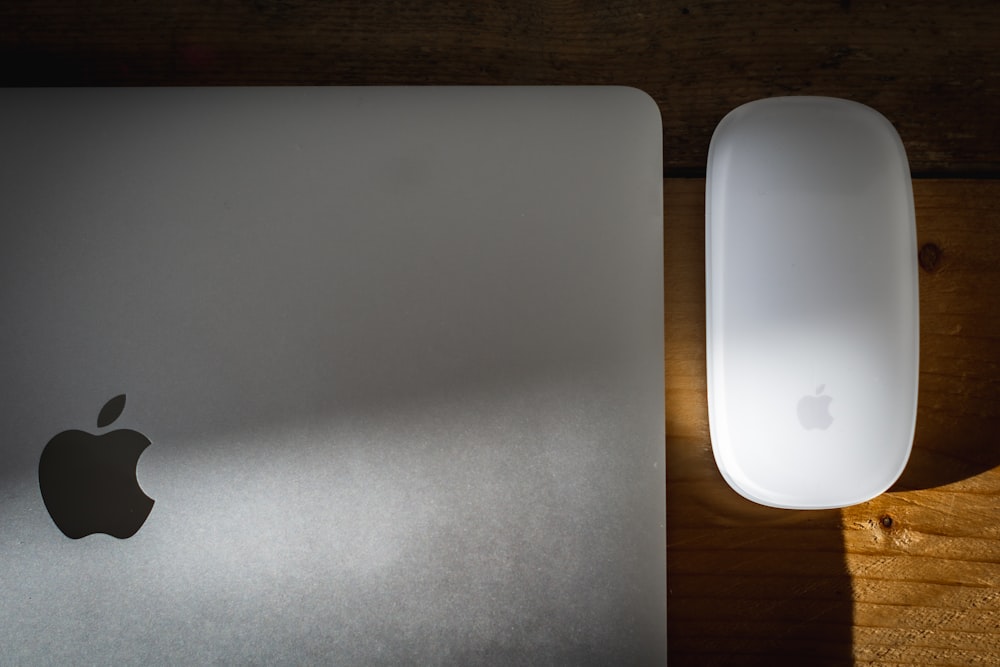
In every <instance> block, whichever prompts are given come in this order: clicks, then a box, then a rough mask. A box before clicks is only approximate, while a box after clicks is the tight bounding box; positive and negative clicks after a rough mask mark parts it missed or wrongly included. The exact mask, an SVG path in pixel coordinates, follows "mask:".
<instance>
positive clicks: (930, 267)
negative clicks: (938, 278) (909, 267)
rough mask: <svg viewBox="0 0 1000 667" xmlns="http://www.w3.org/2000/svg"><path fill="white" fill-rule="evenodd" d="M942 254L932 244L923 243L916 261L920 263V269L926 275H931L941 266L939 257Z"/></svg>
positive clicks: (939, 249)
mask: <svg viewBox="0 0 1000 667" xmlns="http://www.w3.org/2000/svg"><path fill="white" fill-rule="evenodd" d="M942 255H944V253H943V252H942V251H941V248H939V247H938V246H937V245H936V244H934V243H925V244H923V245H922V246H920V252H919V253H917V260H918V261H919V262H920V268H922V269H923V270H924V271H926V272H927V273H933V272H935V271H937V270H938V267H939V266H940V265H941V257H942Z"/></svg>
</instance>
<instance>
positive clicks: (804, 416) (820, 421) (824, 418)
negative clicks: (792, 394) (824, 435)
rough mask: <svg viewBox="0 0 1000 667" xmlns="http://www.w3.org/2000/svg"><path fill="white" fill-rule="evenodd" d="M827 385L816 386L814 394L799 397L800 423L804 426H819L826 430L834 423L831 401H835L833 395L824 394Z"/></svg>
mask: <svg viewBox="0 0 1000 667" xmlns="http://www.w3.org/2000/svg"><path fill="white" fill-rule="evenodd" d="M825 387H826V385H825V384H821V385H820V386H818V387H816V394H815V395H814V396H810V395H808V394H807V395H805V396H803V397H802V398H801V399H799V406H798V415H799V423H800V424H802V427H803V428H805V429H814V428H818V429H820V430H821V431H825V430H826V429H828V428H830V424H832V423H833V415H831V414H830V403H832V402H833V397H832V396H827V395H826V394H823V389H824V388H825Z"/></svg>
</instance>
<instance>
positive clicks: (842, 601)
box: [664, 179, 1000, 665]
mask: <svg viewBox="0 0 1000 667" xmlns="http://www.w3.org/2000/svg"><path fill="white" fill-rule="evenodd" d="M664 188H665V192H664V200H665V205H664V208H665V242H664V248H665V262H666V264H665V268H666V273H665V281H666V298H665V307H666V318H665V325H666V329H665V354H666V369H667V372H666V388H667V395H666V407H667V507H668V519H667V522H668V528H667V531H668V550H667V560H668V586H669V595H668V609H669V625H668V628H669V641H670V644H669V646H670V657H671V664H674V665H687V664H690V665H712V664H727V665H729V664H754V665H756V664H760V665H772V664H852V663H853V664H879V665H883V664H885V665H888V664H907V665H953V664H997V662H998V661H1000V522H998V521H997V517H998V516H1000V467H998V466H1000V400H998V399H1000V225H998V224H997V223H998V222H1000V183H998V182H995V181H972V180H970V181H956V180H917V181H915V182H914V199H915V205H916V213H917V227H918V244H919V245H920V246H922V247H923V246H926V245H928V244H933V245H934V246H936V248H937V251H936V254H934V258H936V260H935V261H933V262H931V261H925V264H926V266H927V268H922V269H921V271H920V290H921V374H920V383H921V386H920V397H919V409H918V419H917V433H916V440H915V444H914V451H913V455H912V458H911V462H910V465H909V466H908V468H907V470H906V472H905V473H904V475H903V477H902V479H901V480H900V482H899V483H898V484H897V485H896V486H895V487H893V489H891V490H890V492H889V493H886V494H884V495H882V496H880V497H878V498H876V499H875V500H872V501H871V502H868V503H865V504H862V505H858V506H855V507H851V508H848V509H845V510H842V511H821V512H793V511H785V510H774V509H768V508H764V507H759V506H757V505H754V504H753V503H751V502H749V501H746V500H744V499H742V498H741V497H739V496H738V495H737V494H736V493H735V492H733V491H731V490H730V489H729V487H728V486H727V485H726V483H725V482H724V481H723V480H722V478H721V476H720V475H719V473H718V472H717V469H716V467H715V462H714V460H713V458H712V453H711V443H710V438H709V435H708V413H707V405H706V391H705V349H704V346H705V337H704V326H705V305H704V269H705V266H704V181H703V180H701V179H690V180H680V179H668V180H667V181H665V183H664ZM925 255H926V252H925Z"/></svg>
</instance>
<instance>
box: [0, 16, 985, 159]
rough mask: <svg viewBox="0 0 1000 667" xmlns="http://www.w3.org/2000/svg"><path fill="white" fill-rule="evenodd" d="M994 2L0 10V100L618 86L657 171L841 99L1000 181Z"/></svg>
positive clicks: (935, 155)
mask: <svg viewBox="0 0 1000 667" xmlns="http://www.w3.org/2000/svg"><path fill="white" fill-rule="evenodd" d="M998 35H1000V11H998V8H997V5H996V3H995V2H991V1H987V0H977V1H971V2H962V3H942V2H935V1H934V0H912V1H911V2H884V3H883V2H879V3H872V2H851V1H850V0H840V1H833V0H828V1H826V2H814V1H811V0H797V1H793V2H777V1H775V0H771V1H769V2H744V1H743V0H727V1H716V0H698V1H694V0H692V1H685V0H673V1H669V2H659V1H654V0H620V1H615V2H612V1H610V0H605V1H598V2H583V1H580V0H576V1H574V0H567V1H565V2H536V1H534V0H515V1H513V2H488V3H462V2H456V1H454V0H444V1H437V2H427V3H422V2H399V1H398V0H347V1H344V2H323V1H320V0H312V1H310V0H254V1H253V2H247V1H240V0H218V1H214V2H211V3H205V2H203V1H201V0H175V1H171V2H162V1H161V0H129V1H128V2H125V1H124V0H110V1H105V2H96V1H94V0H90V1H83V2H73V3H71V2H65V1H64V0H33V1H32V2H4V3H0V85H39V84H58V85H66V84H82V85H94V84H110V85H157V84H178V85H191V84H195V85H198V84H323V85H326V84H340V85H344V84H429V83H437V84H512V83H519V84H621V85H631V86H637V87H639V88H642V89H643V90H646V91H647V92H649V93H650V94H651V95H652V96H653V97H654V98H655V99H656V100H657V102H659V104H660V108H661V110H662V113H663V128H664V156H665V164H666V167H667V168H668V170H689V169H694V170H697V169H701V168H703V167H704V164H705V158H706V153H707V150H708V141H709V138H710V136H711V133H712V130H713V129H714V127H715V125H716V123H718V121H719V120H720V119H721V118H722V116H723V115H725V113H726V112H728V111H729V110H730V109H732V108H734V107H736V106H738V105H739V104H742V103H743V102H747V101H749V100H752V99H756V98H760V97H770V96H774V95H786V94H797V95H801V94H818V95H833V96H840V97H849V98H853V99H856V100H858V101H861V102H864V103H866V104H869V105H871V106H874V107H875V108H877V109H879V110H880V111H882V112H883V113H884V114H885V115H886V116H887V117H888V118H889V119H890V120H891V121H892V122H893V123H895V125H896V126H897V128H898V129H899V132H900V135H901V136H902V137H903V140H904V142H905V144H906V148H907V150H908V152H909V156H910V161H911V165H912V166H913V168H914V170H916V171H920V172H925V171H935V172H938V171H941V172H944V171H951V172H970V171H983V170H986V171H992V172H994V173H996V172H998V171H1000V132H998V129H997V128H998V124H997V122H996V119H997V117H998V116H1000V39H998Z"/></svg>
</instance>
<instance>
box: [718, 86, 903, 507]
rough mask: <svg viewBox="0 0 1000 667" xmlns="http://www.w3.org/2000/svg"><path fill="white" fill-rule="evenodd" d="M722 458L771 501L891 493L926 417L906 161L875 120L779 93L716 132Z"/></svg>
mask: <svg viewBox="0 0 1000 667" xmlns="http://www.w3.org/2000/svg"><path fill="white" fill-rule="evenodd" d="M705 218H706V229H705V259H706V281H707V284H706V290H707V335H708V341H707V342H708V349H707V354H708V406H709V427H710V430H711V436H712V449H713V451H714V454H715V461H716V463H717V464H718V466H719V470H720V471H721V472H722V475H723V477H724V478H725V479H726V481H727V482H728V483H729V485H730V486H732V487H733V489H735V490H736V491H737V492H738V493H740V494H741V495H743V496H745V497H746V498H749V499H750V500H753V501H755V502H757V503H760V504H762V505H769V506H772V507H784V508H794V509H821V508H832V507H844V506H847V505H853V504H855V503H860V502H864V501H866V500H869V499H871V498H873V497H875V496H877V495H878V494H880V493H882V492H883V491H885V490H886V489H888V488H889V487H890V486H891V485H892V484H893V482H895V481H896V479H898V477H899V475H900V474H901V473H902V471H903V468H904V466H905V465H906V461H907V459H908V458H909V455H910V448H911V446H912V443H913V431H914V426H915V423H916V408H917V373H918V365H919V317H918V316H919V305H918V299H917V296H918V291H917V290H918V288H917V243H916V224H915V219H914V214H913V191H912V188H911V183H910V172H909V166H908V163H907V160H906V153H905V151H904V149H903V144H902V142H901V141H900V139H899V135H898V134H897V133H896V131H895V129H894V128H893V127H892V125H891V124H890V123H889V121H888V120H886V119H885V117H883V116H882V115H881V114H879V113H878V112H876V111H875V110H873V109H871V108H869V107H867V106H864V105H863V104H858V103H856V102H850V101H847V100H841V99H834V98H828V97H780V98H772V99H764V100H758V101H756V102H750V103H749V104H745V105H743V106H741V107H739V108H737V109H735V110H734V111H732V112H730V113H729V114H728V115H727V116H726V117H725V118H724V119H723V120H722V122H720V123H719V126H718V127H717V128H716V130H715V134H714V135H713V136H712V143H711V147H710V148H709V153H708V174H707V185H706V201H705Z"/></svg>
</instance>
